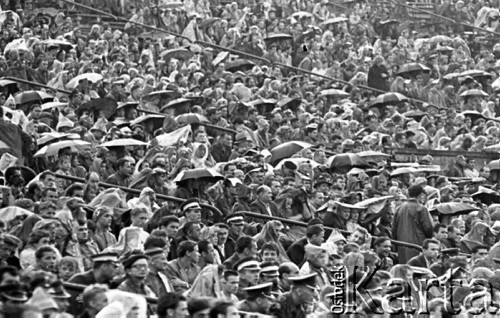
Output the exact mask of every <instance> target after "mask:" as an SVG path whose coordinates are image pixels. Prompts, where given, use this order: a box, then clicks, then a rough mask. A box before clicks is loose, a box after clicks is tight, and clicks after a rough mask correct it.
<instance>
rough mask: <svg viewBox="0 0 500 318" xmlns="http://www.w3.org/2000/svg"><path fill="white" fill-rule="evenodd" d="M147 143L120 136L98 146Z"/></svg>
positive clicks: (145, 144)
mask: <svg viewBox="0 0 500 318" xmlns="http://www.w3.org/2000/svg"><path fill="white" fill-rule="evenodd" d="M147 145H148V144H147V143H146V142H143V141H140V140H137V139H133V138H122V139H115V140H111V141H108V142H105V143H103V144H100V145H99V147H106V148H109V147H128V146H147Z"/></svg>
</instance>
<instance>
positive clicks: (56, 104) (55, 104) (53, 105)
mask: <svg viewBox="0 0 500 318" xmlns="http://www.w3.org/2000/svg"><path fill="white" fill-rule="evenodd" d="M68 105H69V104H68V103H61V102H48V103H44V104H42V110H48V109H52V108H57V109H62V108H64V107H67V106H68Z"/></svg>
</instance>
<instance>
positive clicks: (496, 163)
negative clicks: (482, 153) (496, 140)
mask: <svg viewBox="0 0 500 318" xmlns="http://www.w3.org/2000/svg"><path fill="white" fill-rule="evenodd" d="M498 146H499V149H500V144H498ZM490 147H492V146H490ZM485 149H486V148H485ZM488 167H490V169H491V170H500V159H497V160H493V161H490V162H489V163H488Z"/></svg>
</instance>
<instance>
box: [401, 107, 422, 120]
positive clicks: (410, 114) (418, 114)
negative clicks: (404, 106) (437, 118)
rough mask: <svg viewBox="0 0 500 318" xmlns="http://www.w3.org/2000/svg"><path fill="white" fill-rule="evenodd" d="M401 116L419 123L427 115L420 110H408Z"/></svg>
mask: <svg viewBox="0 0 500 318" xmlns="http://www.w3.org/2000/svg"><path fill="white" fill-rule="evenodd" d="M403 115H404V116H405V117H407V118H413V119H415V120H416V121H420V120H421V119H422V118H423V117H424V116H425V115H427V113H424V112H423V111H421V110H410V111H407V112H406V113H403Z"/></svg>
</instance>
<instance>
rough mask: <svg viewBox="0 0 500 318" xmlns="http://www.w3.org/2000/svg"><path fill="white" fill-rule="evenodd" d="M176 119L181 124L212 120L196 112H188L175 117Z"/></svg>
mask: <svg viewBox="0 0 500 318" xmlns="http://www.w3.org/2000/svg"><path fill="white" fill-rule="evenodd" d="M175 121H177V123H179V124H186V125H188V124H201V123H208V122H210V121H209V120H208V119H207V117H205V116H203V115H201V114H196V113H186V114H182V115H179V116H177V117H175Z"/></svg>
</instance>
